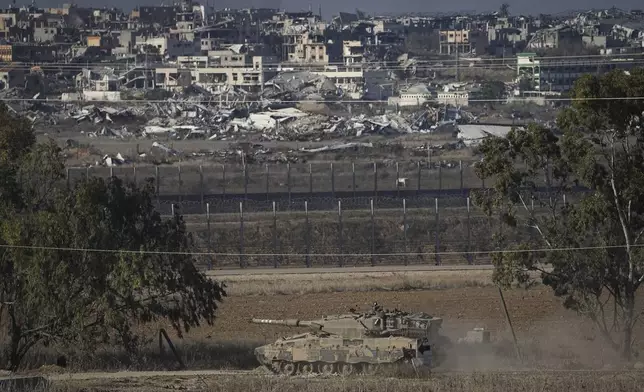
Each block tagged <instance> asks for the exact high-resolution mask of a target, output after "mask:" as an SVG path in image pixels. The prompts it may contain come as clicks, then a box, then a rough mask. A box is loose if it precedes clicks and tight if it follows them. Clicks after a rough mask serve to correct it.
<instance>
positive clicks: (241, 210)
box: [239, 201, 244, 268]
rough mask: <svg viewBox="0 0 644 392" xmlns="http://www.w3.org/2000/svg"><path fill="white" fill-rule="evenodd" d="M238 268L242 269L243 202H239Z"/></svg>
mask: <svg viewBox="0 0 644 392" xmlns="http://www.w3.org/2000/svg"><path fill="white" fill-rule="evenodd" d="M239 267H240V268H244V202H243V201H240V202H239Z"/></svg>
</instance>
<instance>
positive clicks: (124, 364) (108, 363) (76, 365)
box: [0, 331, 263, 392]
mask: <svg viewBox="0 0 644 392" xmlns="http://www.w3.org/2000/svg"><path fill="white" fill-rule="evenodd" d="M169 332H170V331H169ZM153 335H154V334H153V333H149V334H147V336H148V337H152V336H153ZM172 340H173V344H174V345H175V347H176V349H177V351H178V353H179V356H180V358H181V361H182V362H183V363H184V364H185V366H186V367H187V368H188V369H192V370H198V369H222V370H226V369H245V370H250V369H255V368H256V367H257V366H258V363H257V360H256V359H255V356H254V354H253V350H254V348H255V347H257V346H260V345H261V344H263V342H256V341H252V340H250V339H243V338H242V339H239V340H238V341H234V342H231V341H221V340H215V339H207V338H202V339H199V340H197V339H178V338H176V337H173V338H172ZM164 346H165V348H164V350H163V351H161V350H160V349H159V346H158V344H155V343H153V344H148V345H145V346H143V347H141V349H140V350H139V353H137V354H136V355H128V353H127V352H125V351H124V350H123V349H121V348H119V347H106V348H103V349H100V350H97V351H95V352H92V353H85V354H83V353H81V352H77V351H76V350H75V348H74V347H67V348H64V349H61V348H57V347H47V348H45V347H36V348H35V349H34V350H32V351H31V352H30V353H29V354H28V355H27V357H26V358H25V360H24V362H23V364H22V370H21V371H20V373H21V374H42V373H45V374H51V373H60V372H62V371H65V372H92V371H101V372H103V371H125V370H128V371H162V370H179V368H180V366H179V362H178V361H177V360H176V358H175V356H174V355H173V354H172V352H171V351H170V349H169V348H168V347H167V345H166V343H165V341H164ZM60 355H65V356H66V358H67V361H68V364H67V365H68V366H67V368H65V369H61V368H58V367H56V366H55V365H52V364H54V363H56V358H58V357H59V356H60ZM0 392H1V391H0Z"/></svg>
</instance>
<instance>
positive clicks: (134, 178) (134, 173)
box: [132, 166, 136, 185]
mask: <svg viewBox="0 0 644 392" xmlns="http://www.w3.org/2000/svg"><path fill="white" fill-rule="evenodd" d="M132 171H133V173H132V177H133V181H134V185H136V166H132Z"/></svg>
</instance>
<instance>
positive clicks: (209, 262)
mask: <svg viewBox="0 0 644 392" xmlns="http://www.w3.org/2000/svg"><path fill="white" fill-rule="evenodd" d="M206 226H207V228H208V242H207V243H208V253H209V255H208V269H209V270H211V269H212V254H210V253H211V252H212V231H211V229H210V203H206Z"/></svg>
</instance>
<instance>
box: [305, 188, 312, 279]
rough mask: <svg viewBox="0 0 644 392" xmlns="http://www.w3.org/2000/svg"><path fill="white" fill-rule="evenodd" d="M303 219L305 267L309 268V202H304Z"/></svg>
mask: <svg viewBox="0 0 644 392" xmlns="http://www.w3.org/2000/svg"><path fill="white" fill-rule="evenodd" d="M304 219H305V224H306V267H307V268H308V267H310V266H311V256H310V252H311V226H310V225H309V202H308V201H304Z"/></svg>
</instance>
